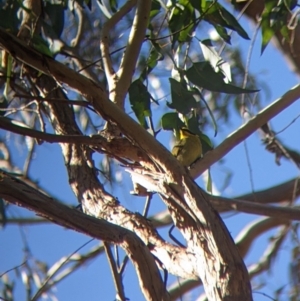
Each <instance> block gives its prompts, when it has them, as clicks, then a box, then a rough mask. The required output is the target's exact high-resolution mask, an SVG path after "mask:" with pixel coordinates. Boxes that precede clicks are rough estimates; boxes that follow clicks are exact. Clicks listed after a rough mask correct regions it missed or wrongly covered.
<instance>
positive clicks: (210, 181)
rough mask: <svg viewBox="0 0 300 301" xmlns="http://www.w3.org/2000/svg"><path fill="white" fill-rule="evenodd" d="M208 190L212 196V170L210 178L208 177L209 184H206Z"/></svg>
mask: <svg viewBox="0 0 300 301" xmlns="http://www.w3.org/2000/svg"><path fill="white" fill-rule="evenodd" d="M206 190H207V192H209V193H210V194H212V179H211V174H210V168H209V169H208V177H207V184H206Z"/></svg>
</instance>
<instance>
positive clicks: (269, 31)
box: [261, 14, 275, 54]
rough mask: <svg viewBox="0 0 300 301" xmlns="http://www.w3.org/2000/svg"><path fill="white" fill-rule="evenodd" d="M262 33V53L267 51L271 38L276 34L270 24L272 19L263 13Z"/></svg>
mask: <svg viewBox="0 0 300 301" xmlns="http://www.w3.org/2000/svg"><path fill="white" fill-rule="evenodd" d="M261 33H262V42H261V54H263V52H264V51H265V49H266V47H267V45H268V44H269V42H270V40H271V39H272V37H273V36H274V34H275V32H274V30H273V28H272V27H271V25H270V19H269V16H268V15H264V14H263V15H262V20H261Z"/></svg>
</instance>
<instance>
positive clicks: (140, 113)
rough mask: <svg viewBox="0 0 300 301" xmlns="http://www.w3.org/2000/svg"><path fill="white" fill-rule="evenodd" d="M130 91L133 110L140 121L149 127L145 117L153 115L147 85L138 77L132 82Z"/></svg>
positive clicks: (145, 126)
mask: <svg viewBox="0 0 300 301" xmlns="http://www.w3.org/2000/svg"><path fill="white" fill-rule="evenodd" d="M128 92H129V101H130V104H131V108H132V110H133V112H134V113H135V115H136V117H137V119H138V121H139V123H140V124H141V125H142V126H143V127H144V128H145V129H147V128H148V125H147V122H146V118H145V117H149V116H151V108H150V103H151V102H150V101H151V95H150V93H149V92H148V90H147V87H146V86H145V85H144V84H143V83H142V81H141V80H139V79H138V80H135V81H134V82H132V83H131V85H130V87H129V90H128Z"/></svg>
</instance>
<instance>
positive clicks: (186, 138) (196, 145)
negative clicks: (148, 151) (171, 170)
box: [172, 128, 202, 166]
mask: <svg viewBox="0 0 300 301" xmlns="http://www.w3.org/2000/svg"><path fill="white" fill-rule="evenodd" d="M179 133H180V140H179V141H178V142H177V143H176V144H175V145H174V147H173V149H172V155H173V156H174V157H175V158H176V159H177V160H178V161H179V162H180V163H181V164H182V165H183V166H190V165H191V164H192V163H194V162H195V161H196V160H197V159H198V158H200V157H202V144H201V140H200V137H199V136H198V135H196V134H193V133H192V132H190V131H189V130H188V129H187V128H182V129H180V131H179Z"/></svg>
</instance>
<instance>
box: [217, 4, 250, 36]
mask: <svg viewBox="0 0 300 301" xmlns="http://www.w3.org/2000/svg"><path fill="white" fill-rule="evenodd" d="M220 6H221V5H220ZM219 13H220V15H221V16H222V18H223V20H225V22H226V24H227V25H226V27H228V28H230V29H232V30H234V31H236V32H237V33H238V34H239V35H240V36H241V37H242V38H244V39H245V40H250V38H249V36H248V34H247V32H246V31H245V30H244V28H243V27H242V26H241V25H240V24H239V22H238V21H237V20H236V18H235V17H234V16H233V15H232V14H231V13H230V12H229V11H228V10H226V9H225V8H224V7H222V6H221V8H220V10H219Z"/></svg>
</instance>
